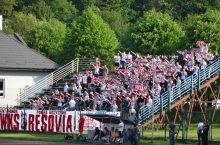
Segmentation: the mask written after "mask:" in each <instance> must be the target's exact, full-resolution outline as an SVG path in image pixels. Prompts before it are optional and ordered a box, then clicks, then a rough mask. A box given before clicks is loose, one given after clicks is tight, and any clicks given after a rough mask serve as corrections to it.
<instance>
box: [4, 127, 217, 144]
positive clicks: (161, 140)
mask: <svg viewBox="0 0 220 145" xmlns="http://www.w3.org/2000/svg"><path fill="white" fill-rule="evenodd" d="M212 131H213V141H212V142H210V145H219V144H220V134H219V128H213V130H212ZM164 133H165V132H164V130H159V131H155V132H154V140H153V143H152V142H151V134H152V132H151V130H145V131H144V133H143V137H141V141H140V143H139V145H146V144H152V145H169V140H168V134H167V137H166V139H165V136H164ZM0 138H2V139H17V140H34V141H48V142H69V143H73V142H79V141H77V140H64V134H62V133H49V132H29V131H25V132H24V131H2V130H1V131H0ZM181 138H182V133H181V132H180V133H179V136H178V138H177V139H176V144H177V145H186V144H187V145H195V144H197V142H196V141H197V133H196V129H190V130H189V132H188V140H186V141H182V139H181ZM84 143H85V144H86V142H84ZM125 145H130V143H129V142H127V143H125Z"/></svg>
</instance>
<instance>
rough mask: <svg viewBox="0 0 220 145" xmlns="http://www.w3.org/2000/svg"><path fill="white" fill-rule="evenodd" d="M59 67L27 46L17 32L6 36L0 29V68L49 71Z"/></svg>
mask: <svg viewBox="0 0 220 145" xmlns="http://www.w3.org/2000/svg"><path fill="white" fill-rule="evenodd" d="M59 67H60V66H59V65H58V64H57V63H55V62H53V61H52V60H50V59H48V58H46V57H44V56H43V55H41V54H39V53H38V52H36V51H35V50H33V49H31V48H29V47H28V46H27V45H26V43H25V42H24V41H23V39H22V38H21V37H20V36H19V35H18V34H14V35H13V36H12V35H10V36H8V35H7V34H5V33H4V32H2V31H1V30H0V70H36V71H51V70H55V69H58V68H59Z"/></svg>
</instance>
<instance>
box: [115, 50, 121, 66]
mask: <svg viewBox="0 0 220 145" xmlns="http://www.w3.org/2000/svg"><path fill="white" fill-rule="evenodd" d="M120 60H121V58H120V56H119V53H117V54H116V56H115V57H114V61H115V69H118V68H119V66H120Z"/></svg>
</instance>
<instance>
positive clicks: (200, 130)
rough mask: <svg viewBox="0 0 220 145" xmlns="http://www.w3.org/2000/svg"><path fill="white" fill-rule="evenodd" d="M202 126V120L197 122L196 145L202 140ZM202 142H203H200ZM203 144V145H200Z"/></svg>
mask: <svg viewBox="0 0 220 145" xmlns="http://www.w3.org/2000/svg"><path fill="white" fill-rule="evenodd" d="M203 126H204V123H203V122H202V119H200V120H199V124H198V130H197V135H198V145H200V142H201V139H202V134H203ZM202 142H203V141H202ZM202 144H203V143H202Z"/></svg>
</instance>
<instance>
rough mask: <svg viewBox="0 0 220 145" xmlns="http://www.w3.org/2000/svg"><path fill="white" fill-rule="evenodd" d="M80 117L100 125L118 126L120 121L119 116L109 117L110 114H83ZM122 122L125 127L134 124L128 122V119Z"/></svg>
mask: <svg viewBox="0 0 220 145" xmlns="http://www.w3.org/2000/svg"><path fill="white" fill-rule="evenodd" d="M82 115H85V116H88V117H90V118H93V119H95V120H97V121H99V122H102V123H110V124H119V119H120V116H115V115H110V114H86V113H85V114H84V113H83V114H82ZM122 121H123V123H124V124H125V125H134V124H136V123H135V122H132V121H131V120H128V119H123V120H122Z"/></svg>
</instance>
